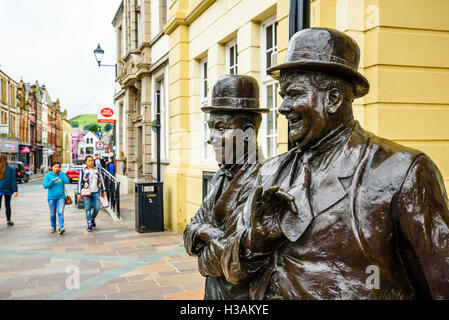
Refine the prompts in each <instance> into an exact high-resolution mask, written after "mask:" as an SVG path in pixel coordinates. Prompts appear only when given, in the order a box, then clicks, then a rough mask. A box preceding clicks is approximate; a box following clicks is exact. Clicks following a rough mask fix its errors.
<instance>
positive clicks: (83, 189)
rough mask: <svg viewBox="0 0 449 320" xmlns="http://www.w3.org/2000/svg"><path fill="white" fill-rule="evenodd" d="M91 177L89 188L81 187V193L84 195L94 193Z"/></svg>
mask: <svg viewBox="0 0 449 320" xmlns="http://www.w3.org/2000/svg"><path fill="white" fill-rule="evenodd" d="M91 180H92V179H91V177H89V187H88V188H82V189H81V195H82V196H90V195H91V194H92V191H91V190H90V184H91Z"/></svg>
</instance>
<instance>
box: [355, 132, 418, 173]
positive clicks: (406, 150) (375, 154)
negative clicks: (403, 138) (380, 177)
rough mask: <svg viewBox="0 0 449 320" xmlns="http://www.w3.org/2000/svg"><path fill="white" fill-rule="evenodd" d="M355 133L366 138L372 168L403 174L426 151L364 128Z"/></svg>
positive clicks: (367, 156)
mask: <svg viewBox="0 0 449 320" xmlns="http://www.w3.org/2000/svg"><path fill="white" fill-rule="evenodd" d="M355 134H358V135H360V136H363V137H365V138H366V141H367V146H366V153H367V154H366V155H365V157H366V158H368V159H369V162H370V166H369V167H371V168H373V169H374V168H378V169H381V168H383V169H385V170H386V171H390V170H391V172H390V173H391V174H392V175H396V174H399V175H403V174H405V173H406V172H407V170H408V168H409V167H410V166H411V165H412V164H413V163H414V161H415V160H416V159H417V158H418V157H419V156H421V155H424V152H422V151H420V150H417V149H414V148H411V147H408V146H404V145H401V144H399V143H396V142H394V141H391V140H389V139H385V138H382V137H379V136H377V135H375V134H374V133H371V132H369V131H366V130H364V129H362V128H360V127H359V128H357V129H356V132H355Z"/></svg>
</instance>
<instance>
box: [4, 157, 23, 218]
mask: <svg viewBox="0 0 449 320" xmlns="http://www.w3.org/2000/svg"><path fill="white" fill-rule="evenodd" d="M13 194H14V197H17V195H18V194H19V193H18V192H17V181H16V170H15V169H14V168H13V167H11V166H9V165H8V161H7V157H6V155H4V154H2V155H0V209H1V208H2V200H3V197H4V198H5V207H6V226H8V227H12V226H13V225H14V222H12V221H11V197H12V196H13Z"/></svg>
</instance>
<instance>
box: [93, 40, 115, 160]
mask: <svg viewBox="0 0 449 320" xmlns="http://www.w3.org/2000/svg"><path fill="white" fill-rule="evenodd" d="M94 55H95V60H97V63H98V66H99V67H114V68H115V77H116V78H117V64H114V65H112V64H101V61H102V60H103V56H104V50H103V49H101V46H100V44H98V46H97V48H96V49H95V50H94ZM115 130H116V129H115V122H114V136H113V140H114V143H113V145H114V146H115V143H116V136H115V134H116V133H115ZM113 157H114V161H115V151H114V152H113Z"/></svg>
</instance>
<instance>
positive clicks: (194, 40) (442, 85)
mask: <svg viewBox="0 0 449 320" xmlns="http://www.w3.org/2000/svg"><path fill="white" fill-rule="evenodd" d="M447 12H449V1H447V0H428V1H420V0H394V1H391V0H312V1H311V26H312V27H314V26H321V27H330V28H335V29H338V30H340V31H343V32H345V33H347V34H349V35H350V36H351V37H353V38H354V39H355V40H356V41H357V43H358V44H359V46H360V49H361V61H360V72H361V73H362V74H364V75H365V77H366V78H367V79H368V80H369V82H370V84H371V89H370V92H369V94H368V95H366V96H365V97H363V98H360V99H357V100H356V101H355V102H354V114H355V117H356V119H357V120H358V121H360V123H361V125H362V126H363V127H364V128H366V129H367V130H370V131H371V132H373V133H375V134H377V135H379V136H381V137H385V138H388V139H391V140H394V141H396V142H398V143H401V144H404V145H407V146H410V147H413V148H417V149H420V150H422V151H424V152H426V153H427V154H428V155H429V156H430V157H431V158H432V159H433V160H434V161H435V162H436V164H437V165H438V167H439V169H440V171H441V173H442V175H443V177H444V179H445V183H446V187H449V160H448V159H449V129H448V124H447V123H448V122H449V91H448V90H447V87H449V56H448V52H449V19H447ZM288 13H289V0H279V1H275V0H190V1H189V0H173V1H172V2H171V4H170V16H169V20H168V22H167V23H166V24H165V33H166V34H167V35H169V43H170V54H169V99H170V108H169V109H170V115H169V128H170V148H169V159H170V165H169V166H168V167H167V169H166V170H165V174H164V207H165V208H164V211H165V224H166V225H167V227H169V228H170V229H173V230H175V231H178V232H182V231H183V229H184V227H185V225H186V223H188V222H189V221H190V218H191V217H192V216H193V215H194V214H195V212H196V211H197V209H198V207H199V205H200V203H201V201H202V187H203V173H204V172H207V171H215V170H216V169H217V165H216V163H215V161H214V158H213V156H212V154H211V150H208V148H207V146H206V144H205V137H206V136H207V134H208V132H207V125H206V120H207V118H206V115H205V114H204V113H202V112H201V111H200V108H201V106H203V105H205V104H208V103H209V98H210V90H211V88H212V87H213V84H214V83H215V80H216V79H217V78H218V77H219V76H221V75H223V74H226V73H239V74H246V75H251V76H253V77H255V78H256V79H258V81H259V86H260V90H261V91H260V97H261V104H262V107H265V108H270V109H272V112H270V113H268V114H267V115H265V116H264V120H263V124H262V127H261V131H260V134H259V139H260V141H259V143H260V145H261V146H262V147H263V149H264V150H265V153H266V154H267V155H268V156H272V155H275V154H279V153H283V152H285V151H287V121H286V120H285V119H284V117H283V116H279V117H278V116H277V113H276V107H277V106H279V105H280V103H281V99H280V98H279V97H278V85H277V82H276V81H274V80H273V79H272V78H270V77H269V76H267V74H266V71H265V70H266V69H267V67H269V66H270V65H273V64H277V63H281V62H283V61H284V58H285V54H286V50H287V46H288V34H289V30H288V26H289V16H288Z"/></svg>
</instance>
